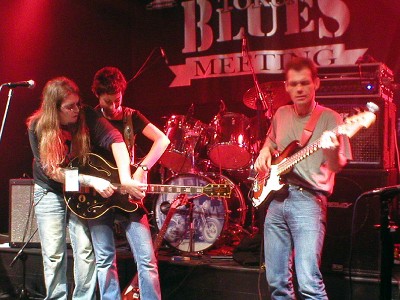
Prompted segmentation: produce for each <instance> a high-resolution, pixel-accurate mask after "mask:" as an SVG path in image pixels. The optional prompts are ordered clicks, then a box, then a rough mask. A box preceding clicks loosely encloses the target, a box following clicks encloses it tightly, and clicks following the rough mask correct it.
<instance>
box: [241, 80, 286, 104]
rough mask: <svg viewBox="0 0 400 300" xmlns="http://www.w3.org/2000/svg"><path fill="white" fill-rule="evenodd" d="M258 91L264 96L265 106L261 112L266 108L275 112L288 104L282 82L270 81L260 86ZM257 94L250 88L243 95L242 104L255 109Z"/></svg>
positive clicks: (253, 88) (254, 89)
mask: <svg viewBox="0 0 400 300" xmlns="http://www.w3.org/2000/svg"><path fill="white" fill-rule="evenodd" d="M260 90H261V92H262V93H263V95H264V99H265V102H266V103H265V104H266V105H267V107H265V105H264V106H263V110H265V109H267V108H272V110H276V109H277V108H278V107H280V106H282V105H285V104H288V103H290V101H291V100H290V96H289V94H288V93H287V92H286V90H285V83H284V81H270V82H264V83H261V84H260ZM257 98H258V95H257V92H256V88H255V87H252V88H250V89H248V90H247V92H246V93H244V96H243V103H244V104H245V105H246V106H247V107H249V108H252V109H257Z"/></svg>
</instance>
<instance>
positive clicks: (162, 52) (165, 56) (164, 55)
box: [160, 47, 168, 65]
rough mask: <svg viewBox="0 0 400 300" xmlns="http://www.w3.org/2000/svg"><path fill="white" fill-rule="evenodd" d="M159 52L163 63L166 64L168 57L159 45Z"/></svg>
mask: <svg viewBox="0 0 400 300" xmlns="http://www.w3.org/2000/svg"><path fill="white" fill-rule="evenodd" d="M160 52H161V56H162V57H163V58H164V60H165V63H166V64H167V65H168V57H167V54H166V53H165V51H164V49H163V48H162V47H160Z"/></svg>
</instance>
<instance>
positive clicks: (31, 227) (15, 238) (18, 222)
mask: <svg viewBox="0 0 400 300" xmlns="http://www.w3.org/2000/svg"><path fill="white" fill-rule="evenodd" d="M9 183H10V188H9V191H10V205H9V207H10V214H9V216H10V219H9V234H10V247H13V248H19V247H21V246H23V245H24V244H25V242H27V241H28V240H29V238H30V237H31V235H33V237H32V239H31V240H30V241H29V243H28V244H27V247H30V248H38V247H40V239H39V233H38V232H36V233H34V232H35V231H36V229H37V223H36V217H35V213H34V204H33V186H34V183H33V179H10V182H9ZM66 242H67V244H70V238H69V234H68V232H67V241H66Z"/></svg>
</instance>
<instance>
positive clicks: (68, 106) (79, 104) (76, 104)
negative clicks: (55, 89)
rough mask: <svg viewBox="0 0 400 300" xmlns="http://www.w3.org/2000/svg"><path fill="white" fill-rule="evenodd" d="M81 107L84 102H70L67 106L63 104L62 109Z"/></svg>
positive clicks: (78, 108)
mask: <svg viewBox="0 0 400 300" xmlns="http://www.w3.org/2000/svg"><path fill="white" fill-rule="evenodd" d="M81 107H82V104H81V103H80V102H78V103H72V104H68V105H65V106H62V105H61V109H65V110H68V111H74V110H80V109H81Z"/></svg>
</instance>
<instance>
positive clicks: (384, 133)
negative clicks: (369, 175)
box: [317, 96, 396, 169]
mask: <svg viewBox="0 0 400 300" xmlns="http://www.w3.org/2000/svg"><path fill="white" fill-rule="evenodd" d="M317 101H318V102H319V103H320V104H321V105H323V106H326V107H329V108H331V109H333V110H335V111H337V112H338V113H339V114H341V116H342V117H343V119H345V118H346V117H348V116H351V115H353V114H354V113H355V112H356V109H365V107H366V104H367V102H374V103H375V104H377V105H378V106H379V111H378V112H376V116H377V118H376V122H375V123H374V124H372V125H371V126H370V127H369V128H363V129H361V130H360V131H359V132H358V133H357V134H356V135H355V136H354V137H353V138H352V139H351V141H350V143H351V146H352V151H353V160H352V161H350V162H349V163H348V165H347V168H376V169H389V168H393V167H395V142H396V105H395V104H394V103H393V102H388V101H385V100H383V99H382V98H380V97H354V96H352V97H348V96H336V97H332V98H324V97H322V98H321V97H318V96H317Z"/></svg>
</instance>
